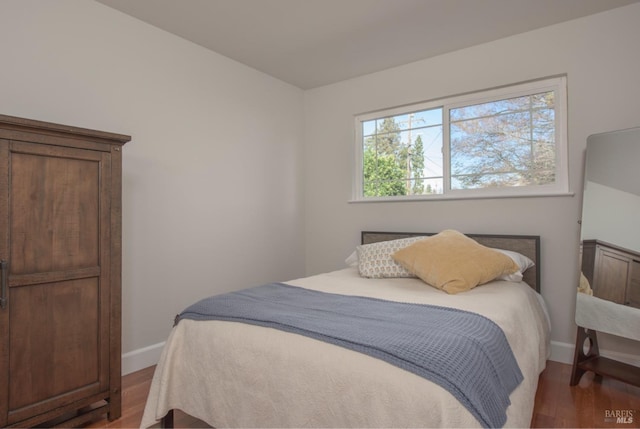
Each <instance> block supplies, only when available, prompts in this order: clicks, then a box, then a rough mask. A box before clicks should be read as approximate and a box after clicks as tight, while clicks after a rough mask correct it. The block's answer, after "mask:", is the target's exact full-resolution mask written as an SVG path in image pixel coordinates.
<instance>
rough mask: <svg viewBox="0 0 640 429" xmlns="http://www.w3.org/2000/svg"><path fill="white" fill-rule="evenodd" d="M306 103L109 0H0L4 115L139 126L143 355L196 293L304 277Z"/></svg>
mask: <svg viewBox="0 0 640 429" xmlns="http://www.w3.org/2000/svg"><path fill="white" fill-rule="evenodd" d="M302 107H303V92H302V91H301V90H299V89H298V88H295V87H293V86H290V85H288V84H285V83H283V82H281V81H278V80H276V79H273V78H271V77H269V76H267V75H264V74H262V73H259V72H257V71H255V70H253V69H250V68H248V67H246V66H243V65H241V64H239V63H236V62H234V61H231V60H229V59H227V58H225V57H222V56H221V55H218V54H215V53H212V52H210V51H207V50H205V49H204V48H201V47H199V46H197V45H195V44H192V43H190V42H187V41H185V40H183V39H180V38H178V37H175V36H173V35H170V34H168V33H166V32H163V31H161V30H158V29H156V28H154V27H151V26H149V25H146V24H144V23H142V22H141V21H137V20H135V19H133V18H130V17H128V16H126V15H124V14H122V13H120V12H117V11H115V10H113V9H110V8H108V7H106V6H104V5H102V4H100V3H97V2H92V1H86V0H56V1H41V0H40V1H39V0H2V2H1V3H0V113H2V114H6V115H13V116H20V117H26V118H32V119H38V120H43V121H51V122H57V123H62V124H68V125H75V126H80V127H86V128H94V129H99V130H104V131H111V132H117V133H122V134H129V135H131V136H132V141H131V142H130V143H128V144H127V145H126V146H125V147H124V152H123V154H124V166H123V168H124V177H123V188H124V189H123V282H122V284H123V352H124V353H125V356H126V357H129V358H131V359H132V360H134V361H135V359H136V355H137V354H138V353H142V354H144V352H151V354H152V355H154V356H155V355H157V352H158V351H159V350H158V348H157V347H154V345H155V344H158V343H161V342H163V341H164V340H165V339H166V337H167V335H168V333H169V331H170V329H171V326H172V322H173V317H174V316H175V314H177V313H178V312H180V311H181V310H182V309H183V308H184V307H185V306H186V305H188V304H190V303H191V302H193V301H194V300H196V299H199V298H202V297H205V296H209V295H211V294H213V293H216V292H222V291H228V290H231V289H238V288H241V287H247V286H253V285H256V284H260V283H263V282H267V281H276V280H286V279H290V278H294V277H299V276H301V275H303V267H304V259H303V258H304V248H303V241H302V239H303V238H302V237H303V232H302V221H303V217H302V212H301V209H302V198H301V190H302V189H301V183H302V180H301V172H302V169H301V164H300V157H301V140H302V135H303V132H302V122H303V118H302V113H301V112H302ZM145 348H147V349H145ZM149 349H151V350H149ZM152 358H153V356H152ZM148 363H149V364H150V363H154V362H148ZM136 365H137V366H140V365H142V366H144V362H143V361H141V363H134V364H133V366H134V367H135V366H136ZM123 367H124V369H125V372H126V371H127V369H129V370H132V369H136V368H134V367H133V368H132V367H131V365H129V366H127V362H124V363H123Z"/></svg>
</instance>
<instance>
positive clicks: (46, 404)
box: [0, 115, 131, 427]
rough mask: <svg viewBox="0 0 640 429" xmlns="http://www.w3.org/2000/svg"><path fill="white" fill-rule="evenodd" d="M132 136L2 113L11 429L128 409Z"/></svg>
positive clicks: (4, 386) (2, 259)
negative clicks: (127, 229)
mask: <svg viewBox="0 0 640 429" xmlns="http://www.w3.org/2000/svg"><path fill="white" fill-rule="evenodd" d="M130 139H131V138H130V137H129V136H125V135H119V134H113V133H107V132H102V131H93V130H87V129H82V128H77V127H71V126H65V125H58V124H51V123H46V122H41V121H34V120H28V119H21V118H15V117H10V116H4V115H0V267H1V268H2V270H1V272H0V280H1V289H0V426H1V427H4V426H19V427H30V426H35V425H40V424H44V425H45V426H52V425H54V424H57V423H60V422H63V421H64V422H65V423H63V424H64V425H65V426H69V425H80V424H82V423H84V422H86V421H88V420H90V419H92V418H94V417H95V416H97V415H101V414H107V416H108V418H109V419H110V420H113V419H115V418H118V417H119V416H120V413H121V392H120V386H121V381H120V380H121V378H120V377H121V375H120V371H121V362H120V359H121V345H120V336H121V305H120V303H121V284H120V271H121V241H120V236H121V221H120V220H121V211H122V210H121V183H122V181H121V171H122V146H123V145H124V144H125V143H126V142H128V141H129V140H130Z"/></svg>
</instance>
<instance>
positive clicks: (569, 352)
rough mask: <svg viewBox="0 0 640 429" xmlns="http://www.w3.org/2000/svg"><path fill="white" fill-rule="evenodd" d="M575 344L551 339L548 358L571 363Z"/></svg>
mask: <svg viewBox="0 0 640 429" xmlns="http://www.w3.org/2000/svg"><path fill="white" fill-rule="evenodd" d="M574 348H575V346H574V345H573V344H570V343H561V342H559V341H551V356H550V357H549V360H552V361H554V362H560V363H568V364H569V365H573V350H574Z"/></svg>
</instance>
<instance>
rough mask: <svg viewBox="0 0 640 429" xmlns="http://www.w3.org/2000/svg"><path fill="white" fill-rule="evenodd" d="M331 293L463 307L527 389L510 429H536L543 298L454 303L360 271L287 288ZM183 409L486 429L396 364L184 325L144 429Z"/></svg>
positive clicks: (420, 287)
mask: <svg viewBox="0 0 640 429" xmlns="http://www.w3.org/2000/svg"><path fill="white" fill-rule="evenodd" d="M287 283H289V284H291V285H296V286H301V287H305V288H308V289H315V290H319V291H324V292H331V293H340V294H344V295H358V296H370V297H375V298H380V299H386V300H391V301H400V302H412V303H424V304H434V305H443V306H449V307H456V308H460V309H464V310H468V311H473V312H475V313H479V314H482V315H484V316H486V317H488V318H490V319H492V320H493V321H494V322H496V323H497V324H498V325H499V326H500V327H501V328H502V329H503V331H504V332H505V334H506V336H507V339H508V341H509V344H510V346H511V349H512V350H513V352H514V354H515V356H516V359H517V361H518V365H519V366H520V370H521V371H522V373H523V375H524V377H525V378H524V381H523V382H522V383H521V384H520V385H519V386H518V387H517V388H516V390H514V391H513V393H512V394H511V406H510V407H509V409H508V410H507V423H506V426H509V427H529V425H530V422H531V415H532V412H533V405H534V398H535V393H536V388H537V385H538V375H539V373H540V372H541V371H542V370H543V369H544V367H545V362H546V359H547V357H548V353H549V323H548V318H547V317H546V312H545V310H544V308H543V304H542V300H541V298H540V296H539V295H538V294H537V293H535V292H534V291H533V290H532V289H531V288H530V287H529V286H527V285H526V284H525V283H511V282H505V281H496V282H492V283H489V284H486V285H483V286H481V287H478V288H475V289H473V290H471V291H469V292H466V293H462V294H458V295H447V294H446V293H444V292H441V291H439V290H436V289H434V288H431V287H429V286H427V285H425V284H424V283H423V282H422V281H420V280H417V279H379V280H372V279H364V278H361V277H360V276H359V275H358V272H357V269H354V268H347V269H344V270H340V271H335V272H332V273H327V274H322V275H317V276H312V277H306V278H302V279H298V280H294V281H290V282H287ZM170 409H180V410H183V411H185V412H186V413H188V414H190V415H192V416H194V417H197V418H199V419H201V420H204V421H206V422H207V423H209V424H210V425H212V426H214V427H217V428H222V427H478V426H479V423H478V421H477V420H476V419H475V418H474V417H473V416H472V415H471V413H469V411H467V409H466V408H464V407H463V406H462V405H460V403H459V402H458V401H457V400H456V399H455V398H454V397H453V396H452V395H451V394H450V393H448V392H447V391H446V390H444V389H443V388H441V387H440V386H438V385H436V384H434V383H432V382H430V381H428V380H425V379H423V378H421V377H419V376H417V375H414V374H412V373H409V372H407V371H405V370H403V369H400V368H397V367H395V366H393V365H391V364H389V363H386V362H384V361H381V360H378V359H375V358H373V357H370V356H367V355H363V354H361V353H358V352H355V351H351V350H347V349H344V348H341V347H338V346H335V345H331V344H326V343H323V342H321V341H318V340H314V339H311V338H307V337H304V336H300V335H295V334H290V333H286V332H282V331H279V330H276V329H270V328H263V327H258V326H253V325H246V324H242V323H235V322H220V321H206V322H203V321H193V320H182V321H181V322H180V323H179V324H178V325H177V326H176V327H175V328H174V329H173V331H172V332H171V335H170V336H169V339H168V340H167V343H166V345H165V348H164V351H163V353H162V356H161V358H160V362H159V363H158V366H157V368H156V372H155V374H154V378H153V382H152V385H151V391H150V393H149V397H148V399H147V404H146V408H145V411H144V416H143V418H142V422H141V426H142V427H149V426H151V425H153V424H155V423H156V422H157V421H158V420H159V419H161V418H162V417H163V416H164V415H165V414H166V413H167V411H169V410H170Z"/></svg>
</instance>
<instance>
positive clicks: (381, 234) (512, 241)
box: [360, 231, 540, 292]
mask: <svg viewBox="0 0 640 429" xmlns="http://www.w3.org/2000/svg"><path fill="white" fill-rule="evenodd" d="M435 234H436V233H433V232H386V231H362V234H361V239H360V242H361V244H370V243H378V242H380V241H389V240H397V239H399V238H407V237H415V236H425V237H426V236H430V235H435ZM465 235H466V236H467V237H469V238H473V239H474V240H476V241H477V242H478V243H480V244H482V245H483V246H487V247H493V248H496V249H504V250H511V251H513V252H518V253H520V254H522V255H524V256H526V257H528V258H529V259H531V260H532V261H533V262H534V263H535V266H534V267H533V268H530V269H528V270H527V271H526V272H524V273H523V274H524V278H523V281H524V282H525V283H527V284H528V285H529V286H531V287H532V288H533V289H535V290H536V292H540V236H538V235H497V234H465Z"/></svg>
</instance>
